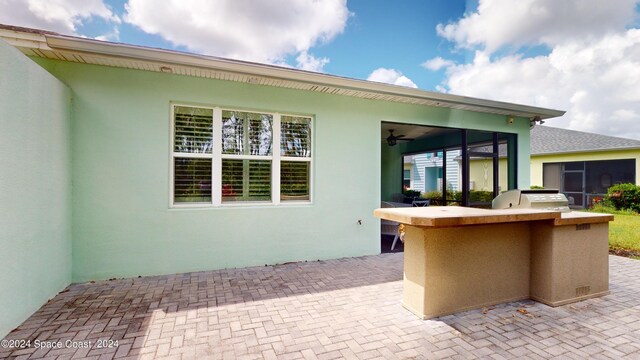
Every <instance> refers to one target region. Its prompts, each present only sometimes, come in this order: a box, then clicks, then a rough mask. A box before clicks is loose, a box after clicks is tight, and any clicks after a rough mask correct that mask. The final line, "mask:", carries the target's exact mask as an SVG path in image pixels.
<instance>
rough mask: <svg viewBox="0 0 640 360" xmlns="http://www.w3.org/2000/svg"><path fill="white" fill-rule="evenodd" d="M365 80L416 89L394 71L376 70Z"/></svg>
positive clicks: (410, 82)
mask: <svg viewBox="0 0 640 360" xmlns="http://www.w3.org/2000/svg"><path fill="white" fill-rule="evenodd" d="M367 80H369V81H376V82H381V83H387V84H392V85H400V86H407V87H412V88H417V87H418V85H416V84H415V83H414V82H413V81H411V79H409V78H408V77H406V76H404V75H402V73H401V72H399V71H397V70H395V69H385V68H378V69H376V70H374V71H373V72H372V73H371V74H370V75H369V77H368V78H367Z"/></svg>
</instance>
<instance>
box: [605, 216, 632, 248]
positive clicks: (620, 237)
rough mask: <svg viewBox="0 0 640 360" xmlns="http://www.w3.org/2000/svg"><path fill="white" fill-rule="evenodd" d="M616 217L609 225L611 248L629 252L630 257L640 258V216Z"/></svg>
mask: <svg viewBox="0 0 640 360" xmlns="http://www.w3.org/2000/svg"><path fill="white" fill-rule="evenodd" d="M614 217H615V219H614V221H613V222H610V223H609V248H610V249H611V250H614V251H615V250H617V249H621V250H627V251H628V252H630V254H629V256H630V257H638V256H640V215H622V214H615V215H614ZM634 253H635V254H634Z"/></svg>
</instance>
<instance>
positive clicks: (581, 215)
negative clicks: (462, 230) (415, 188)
mask: <svg viewBox="0 0 640 360" xmlns="http://www.w3.org/2000/svg"><path fill="white" fill-rule="evenodd" d="M373 215H374V216H376V217H379V218H381V219H385V220H391V221H396V222H399V223H402V224H407V225H413V226H424V227H451V226H465V225H482V224H497V223H509V222H520V221H538V220H553V221H554V224H555V225H574V224H595V223H603V222H608V221H612V220H613V215H609V214H596V213H585V212H579V211H572V212H568V213H560V212H558V211H551V210H537V209H476V208H468V207H461V206H429V207H412V208H381V209H376V210H375V211H374V212H373Z"/></svg>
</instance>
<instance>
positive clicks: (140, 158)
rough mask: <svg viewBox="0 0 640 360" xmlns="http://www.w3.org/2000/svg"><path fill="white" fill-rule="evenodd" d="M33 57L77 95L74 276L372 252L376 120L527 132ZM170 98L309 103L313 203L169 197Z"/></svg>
mask: <svg viewBox="0 0 640 360" xmlns="http://www.w3.org/2000/svg"><path fill="white" fill-rule="evenodd" d="M37 61H38V62H39V63H41V64H42V65H43V66H44V67H46V68H47V69H49V71H51V72H52V73H53V74H55V75H56V76H57V77H58V78H60V79H61V80H62V81H64V82H65V83H66V84H67V85H69V87H70V88H71V89H72V94H73V99H74V101H73V109H72V112H73V114H74V116H73V131H72V140H73V183H74V187H73V196H72V198H73V281H85V280H89V279H104V278H110V277H125V276H136V275H151V274H167V273H178V272H187V271H196V270H208V269H218V268H226V267H242V266H251V265H264V264H274V263H282V262H287V261H299V260H316V259H327V258H337V257H346V256H360V255H367V254H377V253H379V252H380V241H379V228H380V227H379V221H378V220H377V219H376V218H374V217H373V216H372V212H373V210H374V209H375V208H377V207H378V206H379V201H380V194H381V177H382V175H383V174H381V164H380V161H381V149H382V148H381V141H380V139H381V133H380V131H381V130H380V123H381V121H396V122H407V123H418V124H435V125H439V126H452V127H465V126H466V127H471V128H477V129H487V130H498V131H508V130H512V131H511V132H514V131H521V133H522V134H525V133H526V136H527V137H528V130H529V129H528V123H527V126H526V127H523V126H518V125H516V126H514V125H511V126H508V125H507V124H506V119H505V117H503V116H491V115H486V114H476V113H470V112H465V111H458V110H449V109H443V108H429V107H423V106H413V105H402V104H394V103H389V102H377V101H369V100H362V99H355V98H350V97H343V96H335V95H328V94H318V93H312V92H305V91H297V90H289V89H281V88H274V87H266V86H259V85H249V84H241V83H234V82H226V81H218V80H211V79H201V78H192V77H183V76H177V75H170V74H162V73H153V72H145V71H137V70H126V69H117V68H109V67H99V66H93V65H83V64H73V63H65V62H59V61H48V60H41V59H40V60H37ZM172 101H175V102H185V103H193V104H204V105H214V106H223V107H231V108H239V109H257V110H265V111H273V112H276V111H277V112H293V113H302V114H310V115H314V116H315V120H314V159H313V172H314V179H313V186H314V188H313V197H314V203H313V204H312V205H300V206H293V207H285V206H261V207H257V206H254V207H237V208H215V209H214V208H201V209H170V208H169V185H170V184H169V174H170V168H169V166H170V147H169V141H170V134H169V133H170V114H169V111H170V102H172ZM523 123H524V121H523ZM513 129H516V130H513ZM525 130H526V131H525ZM522 143H523V144H524V145H525V146H527V147H528V139H527V140H526V141H524V142H522ZM524 152H525V151H522V152H521V153H524ZM524 158H525V159H527V158H528V151H527V152H526V154H525V157H524ZM521 165H524V166H521V168H522V169H525V168H528V163H527V162H525V161H521ZM523 172H524V171H523ZM385 175H386V174H385ZM528 176H529V175H528V173H527V174H526V178H527V179H528ZM527 181H528V180H527ZM358 220H362V225H359V224H358Z"/></svg>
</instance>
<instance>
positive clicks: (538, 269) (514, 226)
mask: <svg viewBox="0 0 640 360" xmlns="http://www.w3.org/2000/svg"><path fill="white" fill-rule="evenodd" d="M598 220H600V219H598ZM608 269H609V268H608V223H607V222H604V223H591V224H579V225H577V224H575V223H572V224H568V225H559V224H557V221H556V223H554V221H533V222H513V223H498V224H487V225H471V226H461V227H444V228H433V227H418V226H410V225H407V226H406V234H405V251H404V282H403V284H404V291H403V300H402V301H403V305H404V307H406V308H407V309H408V310H410V311H411V312H413V313H414V314H416V315H417V316H418V317H420V318H423V319H429V318H433V317H437V316H442V315H447V314H452V313H456V312H460V311H466V310H470V309H476V308H480V307H483V306H489V305H493V304H498V303H504V302H511V301H517V300H522V299H528V298H531V299H533V300H536V301H539V302H542V303H544V304H547V305H550V306H559V305H564V304H568V303H572V302H576V301H580V300H584V299H587V298H591V297H595V296H602V295H606V294H608V287H609V273H608Z"/></svg>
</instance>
